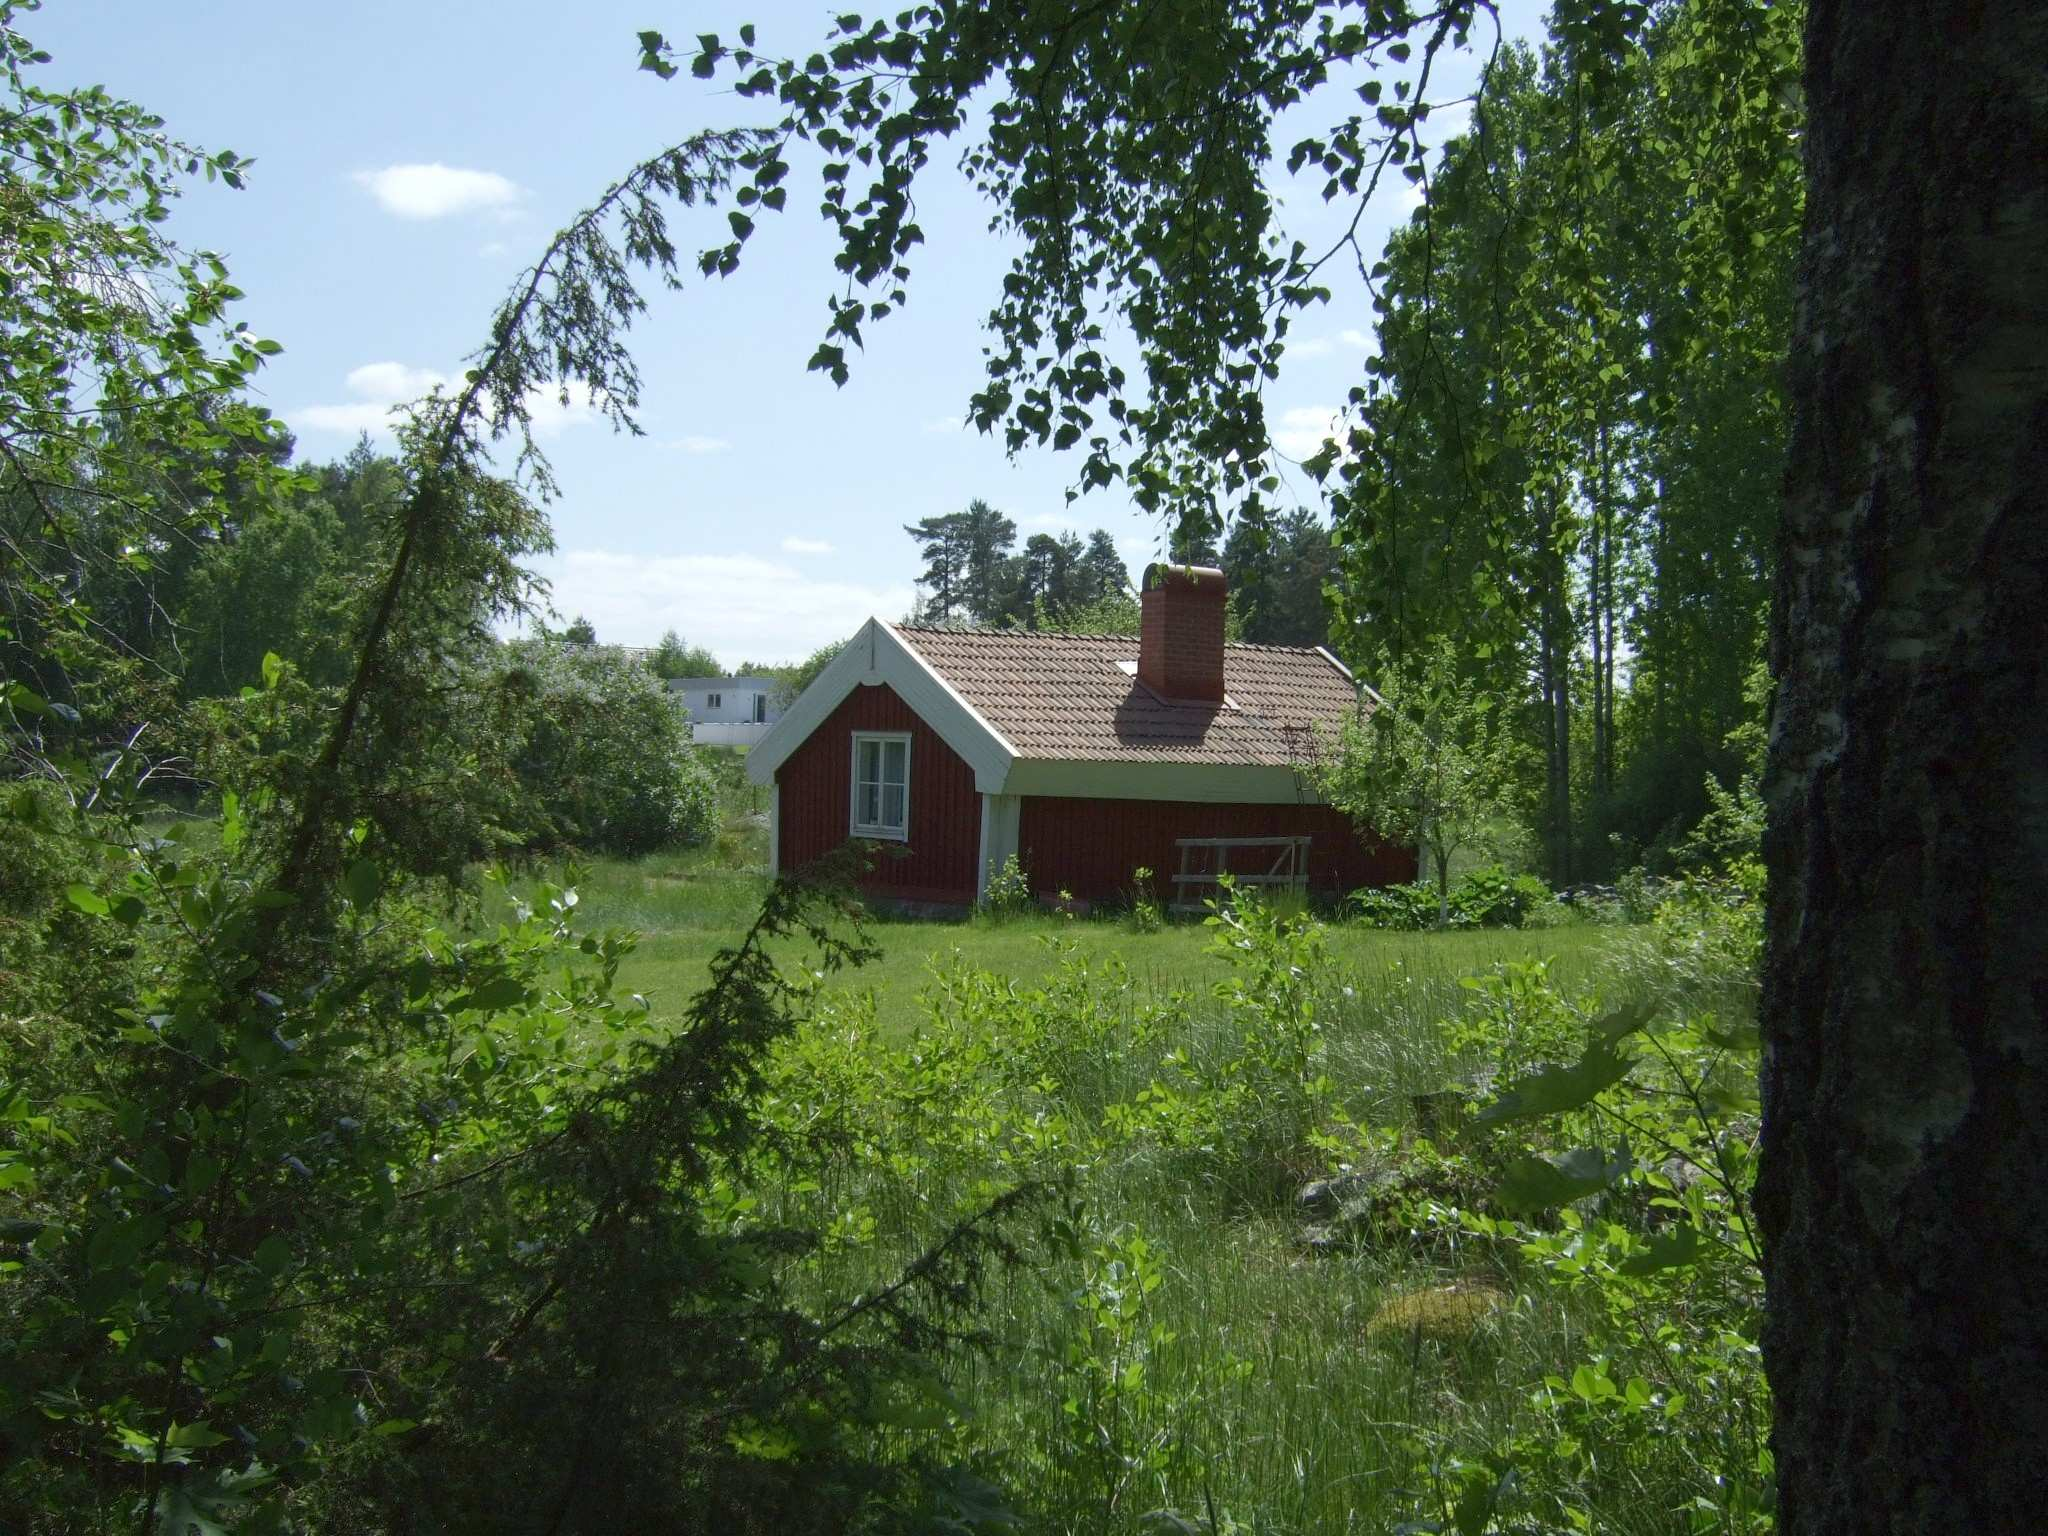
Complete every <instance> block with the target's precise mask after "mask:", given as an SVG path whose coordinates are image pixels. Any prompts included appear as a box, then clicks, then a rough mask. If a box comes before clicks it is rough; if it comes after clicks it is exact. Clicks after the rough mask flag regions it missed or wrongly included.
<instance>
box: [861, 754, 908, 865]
mask: <svg viewBox="0 0 2048 1536" xmlns="http://www.w3.org/2000/svg"><path fill="white" fill-rule="evenodd" d="M870 741H874V742H881V743H884V744H886V743H888V742H892V741H900V742H902V743H903V825H902V826H900V827H890V826H880V825H873V826H869V825H863V824H862V822H861V819H860V749H861V746H862V744H863V743H865V742H870ZM883 755H884V758H885V759H886V756H887V754H886V753H884V754H883ZM847 779H848V783H847V805H846V821H847V825H848V827H849V828H851V830H852V835H853V836H855V837H868V838H874V839H876V840H878V841H885V842H892V843H907V842H909V841H910V732H908V731H855V732H854V733H853V746H852V756H851V759H850V761H849V764H848V771H847ZM879 782H881V783H883V784H886V783H887V782H888V780H886V779H883V780H881V781H879ZM880 800H881V797H879V796H878V797H877V802H878V805H879V802H880Z"/></svg>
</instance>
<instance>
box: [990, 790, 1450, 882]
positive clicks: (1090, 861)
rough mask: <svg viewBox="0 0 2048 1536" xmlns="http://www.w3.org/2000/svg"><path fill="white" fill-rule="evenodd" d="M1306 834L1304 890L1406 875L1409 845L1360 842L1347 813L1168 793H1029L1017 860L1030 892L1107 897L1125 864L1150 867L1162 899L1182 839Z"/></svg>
mask: <svg viewBox="0 0 2048 1536" xmlns="http://www.w3.org/2000/svg"><path fill="white" fill-rule="evenodd" d="M1304 836H1305V837H1308V838H1310V839H1312V841H1311V842H1310V844H1309V888H1310V889H1311V890H1313V891H1316V892H1319V893H1323V894H1327V895H1339V894H1342V893H1344V892H1347V891H1353V890H1356V889H1358V887H1360V886H1363V885H1393V884H1396V883H1399V882H1402V881H1407V880H1413V879H1414V878H1415V875H1416V858H1415V851H1414V850H1413V849H1412V848H1390V847H1386V846H1384V845H1369V844H1366V843H1363V842H1361V840H1360V839H1359V836H1358V834H1357V833H1356V832H1355V831H1354V830H1353V829H1352V825H1351V820H1350V818H1349V817H1347V816H1345V815H1343V814H1342V813H1341V812H1339V811H1334V810H1332V809H1331V808H1330V807H1329V806H1326V805H1205V804H1200V803H1196V802H1190V801H1175V800H1079V799H1066V798H1054V797H1051V796H1045V795H1028V796H1026V797H1025V799H1024V803H1023V805H1022V806H1021V807H1020V813H1019V823H1018V829H1017V848H1018V858H1019V861H1020V862H1021V863H1022V864H1023V866H1024V868H1025V870H1026V871H1027V872H1028V873H1029V875H1030V877H1031V888H1032V890H1033V891H1034V892H1037V893H1041V894H1050V893H1052V892H1055V891H1061V890H1064V891H1067V892H1070V893H1071V894H1072V895H1074V896H1076V897H1079V898H1081V899H1083V900H1086V901H1105V900H1114V899H1116V898H1118V897H1120V896H1122V895H1124V894H1126V893H1127V892H1129V890H1130V888H1131V871H1132V870H1134V869H1137V868H1138V867H1139V866H1141V865H1142V866H1144V867H1145V868H1147V869H1150V870H1151V871H1152V873H1153V877H1154V885H1155V890H1156V892H1157V893H1158V894H1159V895H1160V896H1161V898H1162V899H1165V900H1171V899H1172V891H1173V887H1172V884H1171V877H1172V875H1173V874H1174V873H1175V872H1176V871H1177V870H1178V869H1179V868H1180V854H1179V852H1178V850H1176V849H1175V847H1174V846H1173V845H1174V839H1176V838H1181V837H1304Z"/></svg>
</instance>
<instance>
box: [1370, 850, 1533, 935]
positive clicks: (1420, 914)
mask: <svg viewBox="0 0 2048 1536" xmlns="http://www.w3.org/2000/svg"><path fill="white" fill-rule="evenodd" d="M1550 901H1551V895H1550V889H1549V887H1547V886H1546V885H1544V883H1543V882H1542V881H1541V880H1539V879H1538V878H1537V877H1536V876H1534V875H1510V874H1509V873H1508V872H1507V871H1506V870H1505V869H1503V868H1501V866H1500V865H1498V864H1494V865H1489V866H1488V867H1487V868H1485V869H1475V870H1473V871H1472V872H1471V873H1469V874H1467V875H1465V876H1463V877H1462V878H1460V879H1459V881H1458V883H1457V884H1456V885H1454V886H1452V887H1451V898H1450V911H1449V915H1448V919H1447V924H1446V926H1448V927H1452V928H1519V927H1521V926H1522V925H1523V924H1524V923H1525V922H1527V921H1528V920H1529V918H1530V916H1531V915H1532V914H1534V913H1536V912H1538V911H1539V910H1541V909H1542V908H1544V906H1545V905H1546V904H1547V903H1549V902H1550ZM1345 905H1346V907H1347V908H1348V909H1349V911H1350V914H1351V916H1352V917H1353V918H1354V919H1355V920H1356V921H1357V922H1358V923H1360V924H1361V925H1362V926H1364V927H1367V928H1385V929H1390V930H1393V931H1396V932H1415V931H1419V930H1421V929H1424V928H1434V927H1436V926H1437V892H1436V887H1435V886H1434V885H1432V884H1430V883H1429V882H1428V881H1427V880H1417V881H1415V882H1414V883H1413V884H1410V885H1383V886H1368V887H1366V888H1365V889H1362V890H1357V891H1353V892H1352V893H1351V895H1350V896H1349V897H1348V898H1347V899H1346V902H1345Z"/></svg>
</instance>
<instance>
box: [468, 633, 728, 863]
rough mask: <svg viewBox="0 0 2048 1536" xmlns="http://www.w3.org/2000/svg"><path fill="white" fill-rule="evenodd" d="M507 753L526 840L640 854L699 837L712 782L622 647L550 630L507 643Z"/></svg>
mask: <svg viewBox="0 0 2048 1536" xmlns="http://www.w3.org/2000/svg"><path fill="white" fill-rule="evenodd" d="M497 686H498V687H499V689H500V690H501V692H503V693H504V694H505V695H507V696H508V697H509V698H510V699H512V700H515V701H516V702H517V705H518V708H517V709H516V710H515V711H514V714H515V716H516V718H517V720H518V731H519V736H518V740H517V743H516V745H515V746H514V747H513V749H512V760H513V767H514V770H515V772H516V773H517V775H518V779H519V782H520V784H521V786H522V788H523V789H524V791H525V794H526V797H527V807H528V813H529V819H530V824H531V828H532V832H533V842H534V843H535V844H537V845H539V846H542V847H547V846H557V845H562V844H569V845H573V846H575V847H578V848H586V849H590V850H593V851H597V852H602V853H623V854H632V853H645V852H648V851H650V850H652V849H656V848H663V847H673V846H677V845H681V846H686V847H695V846H698V845H700V844H703V843H706V842H709V841H710V840H711V838H712V836H713V835H714V834H715V833H716V832H717V830H718V785H717V781H716V779H715V778H714V776H713V774H712V772H711V770H710V769H709V768H708V767H707V766H706V765H705V763H704V761H703V760H702V758H701V757H700V756H699V755H698V753H697V751H696V749H695V748H693V747H692V746H691V745H690V738H689V725H688V722H687V721H686V719H685V718H684V716H683V714H682V712H681V711H680V710H678V709H677V708H676V707H675V705H674V703H673V702H672V701H671V700H670V698H669V696H668V693H667V691H666V690H665V689H664V688H663V687H662V685H661V681H660V679H658V678H657V677H655V675H654V674H653V673H652V672H650V671H648V670H647V669H646V668H645V667H643V666H641V665H639V663H637V662H635V661H633V660H631V659H630V658H628V657H627V656H626V655H625V654H624V653H623V652H621V651H617V650H613V649H610V648H608V647H604V646H576V645H565V644H563V643H561V642H560V641H557V640H552V639H540V640H518V641H514V642H512V643H511V644H510V645H508V646H506V647H505V652H504V657H503V661H502V666H501V670H500V672H499V674H498V679H497Z"/></svg>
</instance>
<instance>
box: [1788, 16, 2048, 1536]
mask: <svg viewBox="0 0 2048 1536" xmlns="http://www.w3.org/2000/svg"><path fill="white" fill-rule="evenodd" d="M1806 68H1807V102H1808V110H1809V114H1810V118H1809V129H1808V137H1807V141H1806V145H1805V153H1806V165H1807V187H1808V192H1807V206H1806V232H1805V243H1804V249H1803V254H1802V259H1801V260H1802V264H1801V270H1800V311H1799V316H1798V320H1797V324H1796V327H1795V334H1794V338H1793V349H1792V371H1791V388H1792V398H1793V412H1794V416H1793V436H1792V448H1791V463H1790V468H1789V470H1788V475H1787V485H1786V502H1785V518H1784V527H1783V531H1782V534H1781V537H1780V545H1779V576H1778V588H1777V594H1776V603H1775V611H1774V615H1773V626H1772V628H1773V633H1772V650H1773V658H1772V660H1773V669H1774V671H1775V673H1776V675H1777V678H1778V697H1777V704H1776V710H1775V716H1774V720H1773V726H1772V742H1771V754H1770V766H1769V771H1768V779H1767V788H1768V794H1769V797H1770V831H1769V834H1768V838H1767V844H1766V856H1767V860H1768V863H1769V866H1770V878H1771V892H1770V904H1769V926H1768V940H1767V953H1766V961H1765V968H1764V1002H1763V1022H1764V1031H1765V1059H1764V1131H1763V1163H1762V1169H1761V1179H1760V1187H1759V1190H1758V1202H1757V1203H1758V1210H1759V1214H1760V1216H1761V1217H1762V1220H1763V1228H1764V1231H1763V1236H1764V1247H1765V1252H1764V1272H1765V1279H1766V1285H1767V1288H1768V1315H1769V1320H1768V1323H1767V1327H1766V1333H1765V1338H1764V1358H1765V1362H1766V1365H1767V1366H1768V1369H1769V1372H1770V1377H1771V1382H1772V1386H1773V1389H1774V1391H1775V1394H1776V1398H1777V1413H1778V1420H1777V1428H1776V1432H1775V1444H1776V1449H1777V1457H1778V1477H1779V1489H1780V1495H1781V1510H1780V1521H1781V1523H1780V1527H1779V1528H1780V1530H1781V1531H1783V1532H1785V1533H1787V1536H1808V1533H1813V1532H1828V1533H1833V1532H1849V1531H1856V1532H1875V1531H1884V1532H1933V1531H1942V1532H1956V1531H1969V1532H1979V1531H1994V1530H1997V1531H2004V1530H2020V1529H2038V1528H2039V1525H2040V1522H2041V1521H2043V1520H2044V1519H2048V1499H2044V1492H2048V1025H2044V1012H2048V5H2044V4H2042V0H1813V6H1812V10H1811V13H1810V17H1809V22H1808V32H1807V65H1806Z"/></svg>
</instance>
